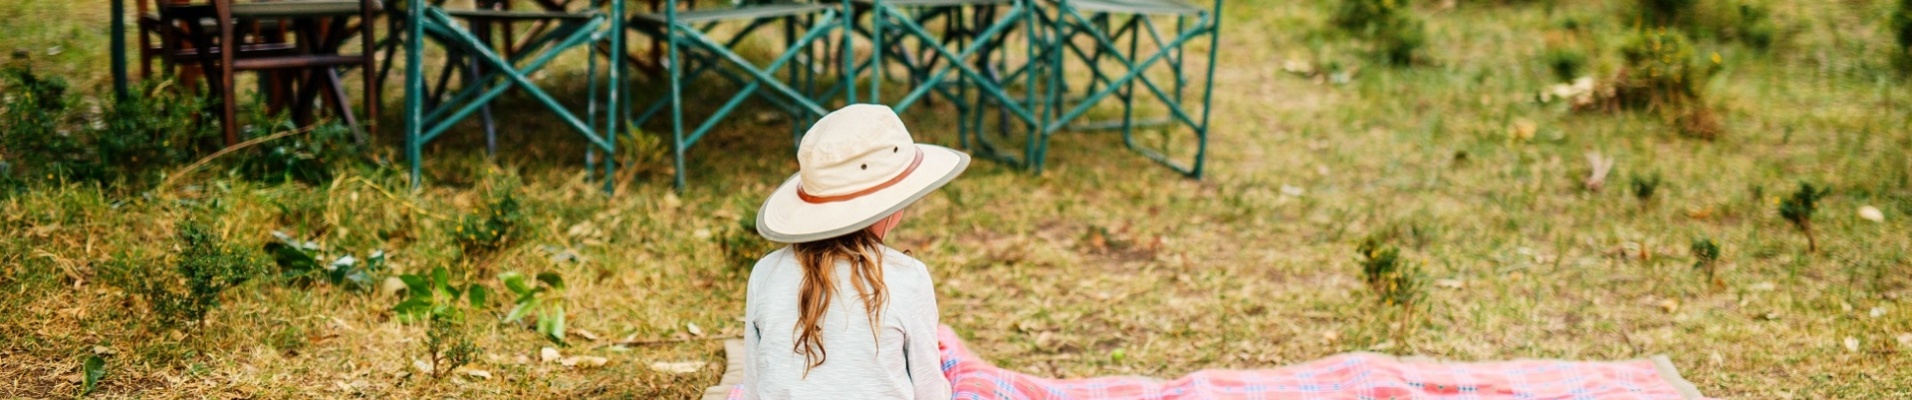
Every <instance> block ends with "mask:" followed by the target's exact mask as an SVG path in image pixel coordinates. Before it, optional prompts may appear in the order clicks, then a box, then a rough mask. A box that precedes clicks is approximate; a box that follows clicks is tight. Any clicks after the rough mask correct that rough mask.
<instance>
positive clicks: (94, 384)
mask: <svg viewBox="0 0 1912 400" xmlns="http://www.w3.org/2000/svg"><path fill="white" fill-rule="evenodd" d="M84 365H85V368H86V381H85V383H84V384H83V385H82V386H80V396H86V395H88V394H91V393H93V389H97V388H99V385H100V378H102V377H105V376H106V360H103V359H100V356H98V355H92V356H87V357H86V362H85V364H84Z"/></svg>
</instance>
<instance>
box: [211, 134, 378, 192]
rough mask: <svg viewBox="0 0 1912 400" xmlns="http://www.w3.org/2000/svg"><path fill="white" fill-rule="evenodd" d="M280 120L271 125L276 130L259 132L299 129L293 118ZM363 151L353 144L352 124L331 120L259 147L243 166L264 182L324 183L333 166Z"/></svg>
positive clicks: (244, 169)
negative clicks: (291, 119) (291, 120)
mask: <svg viewBox="0 0 1912 400" xmlns="http://www.w3.org/2000/svg"><path fill="white" fill-rule="evenodd" d="M279 121H280V122H279V123H276V124H268V125H267V126H271V127H273V128H274V130H273V131H271V132H266V131H261V132H257V133H255V135H270V134H273V133H277V132H282V131H289V130H294V129H297V128H296V127H293V126H292V124H291V123H290V122H289V121H284V120H283V119H279ZM362 150H363V149H362V146H359V145H357V144H354V143H352V129H351V128H350V127H347V126H345V125H344V124H339V123H335V122H328V123H323V124H319V125H317V126H313V127H312V131H311V132H306V133H303V134H297V135H292V136H288V137H285V138H281V139H277V140H274V141H273V142H272V143H271V144H269V145H263V146H260V147H258V148H256V149H255V150H254V151H253V152H251V153H250V155H249V156H248V157H246V158H245V159H244V160H242V161H241V162H240V163H241V167H240V169H241V170H242V171H244V172H245V174H246V176H247V177H249V178H251V179H254V180H258V181H261V182H266V183H286V182H300V183H305V184H308V185H320V184H324V183H326V182H331V181H332V171H333V168H335V167H337V166H341V165H346V164H348V163H349V162H350V161H352V160H354V159H356V157H357V154H360V153H361V151H362Z"/></svg>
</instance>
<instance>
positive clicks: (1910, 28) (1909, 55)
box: [1887, 0, 1912, 73]
mask: <svg viewBox="0 0 1912 400" xmlns="http://www.w3.org/2000/svg"><path fill="white" fill-rule="evenodd" d="M1887 28H1888V29H1891V33H1892V37H1893V39H1896V40H1897V41H1898V44H1899V53H1898V60H1899V67H1900V69H1901V70H1902V71H1904V72H1908V73H1912V0H1899V7H1898V9H1896V10H1893V11H1892V23H1891V24H1889V25H1888V26H1887Z"/></svg>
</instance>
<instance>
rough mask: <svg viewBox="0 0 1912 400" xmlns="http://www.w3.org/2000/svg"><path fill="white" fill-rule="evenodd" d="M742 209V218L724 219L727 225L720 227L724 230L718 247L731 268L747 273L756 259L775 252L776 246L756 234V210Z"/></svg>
mask: <svg viewBox="0 0 1912 400" xmlns="http://www.w3.org/2000/svg"><path fill="white" fill-rule="evenodd" d="M744 209H745V210H747V211H746V214H745V215H744V216H742V217H740V218H737V219H736V220H734V221H728V220H727V218H726V219H725V220H726V221H725V222H729V224H726V226H723V227H722V228H724V229H722V235H720V236H719V240H720V241H719V242H718V245H720V246H722V247H723V250H724V260H725V261H728V262H729V263H730V265H731V266H732V267H736V268H737V269H739V270H746V271H747V270H749V269H750V266H751V265H754V264H755V263H756V262H757V259H758V258H762V257H763V255H765V254H770V252H771V251H774V250H776V248H777V244H776V243H774V242H771V241H768V240H764V238H763V236H760V235H758V234H757V217H756V212H757V211H756V209H755V208H751V207H747V206H746V207H744Z"/></svg>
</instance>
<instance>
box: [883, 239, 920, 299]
mask: <svg viewBox="0 0 1912 400" xmlns="http://www.w3.org/2000/svg"><path fill="white" fill-rule="evenodd" d="M883 276H884V277H885V279H884V280H885V281H888V282H887V283H889V284H890V285H892V286H896V285H903V286H906V287H911V288H922V289H928V288H929V287H930V286H932V283H931V279H930V274H929V266H928V265H924V264H923V262H922V261H919V260H917V259H916V258H915V257H910V255H909V254H903V252H901V251H897V250H896V249H892V248H890V247H889V246H884V247H883Z"/></svg>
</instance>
